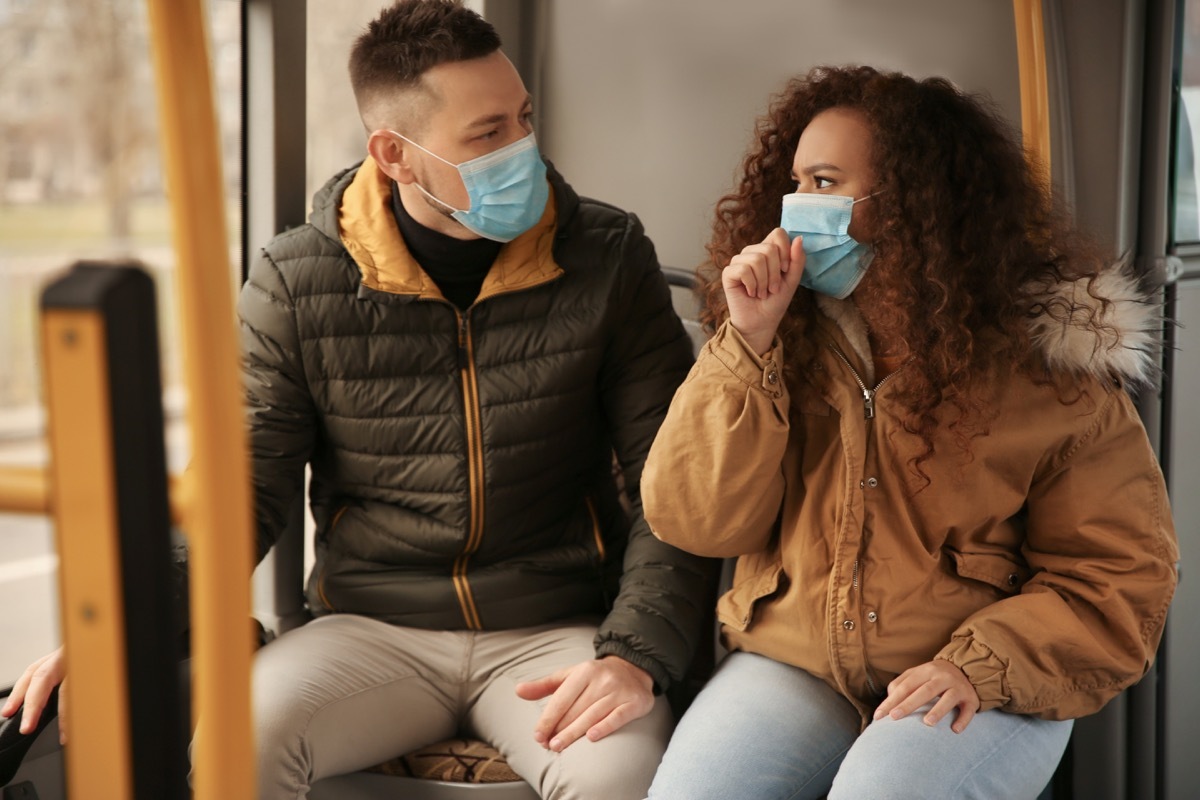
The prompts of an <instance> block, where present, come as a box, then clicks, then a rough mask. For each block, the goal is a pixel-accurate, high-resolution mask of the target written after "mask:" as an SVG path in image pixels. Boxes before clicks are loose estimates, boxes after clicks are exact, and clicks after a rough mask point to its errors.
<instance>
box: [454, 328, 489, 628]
mask: <svg viewBox="0 0 1200 800" xmlns="http://www.w3.org/2000/svg"><path fill="white" fill-rule="evenodd" d="M454 314H455V316H456V317H457V318H458V368H459V372H460V373H461V376H462V387H463V409H464V410H465V412H466V413H465V419H466V426H467V475H468V484H469V487H470V493H471V514H470V527H469V529H468V532H467V543H466V546H465V547H463V551H462V552H461V553H459V555H458V557H457V558H456V559H454V567H453V573H452V574H453V579H454V589H455V591H456V592H457V593H458V602H459V605H461V606H462V612H463V618H464V619H465V620H466V623H467V627H468V628H471V629H473V630H482V629H483V623H482V622H481V621H480V619H479V609H478V608H477V607H476V606H475V596H474V595H473V594H472V592H471V584H470V582H469V581H468V580H467V561H468V560H469V559H470V558H471V556H472V555H473V554H474V553H475V552H476V551H477V550H479V545H480V544H481V543H482V542H483V511H484V509H483V432H482V424H481V421H480V413H479V386H478V384H477V382H476V374H475V350H474V346H473V342H472V341H471V318H470V309H468V310H467V311H464V312H459V310H458V309H457V308H456V309H454Z"/></svg>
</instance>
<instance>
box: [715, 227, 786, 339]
mask: <svg viewBox="0 0 1200 800" xmlns="http://www.w3.org/2000/svg"><path fill="white" fill-rule="evenodd" d="M802 272H804V249H803V248H802V246H801V241H800V237H796V239H795V240H794V241H789V239H788V235H787V231H785V230H784V229H783V228H776V229H775V230H773V231H771V232H770V233H769V234H767V238H765V239H763V240H762V242H760V243H759V244H752V245H749V246H747V247H746V248H745V249H744V250H742V252H740V253H738V254H737V255H736V256H734V257H733V259H732V260H731V261H730V262H729V266H727V267H725V269H724V270H723V271H722V272H721V286H722V288H723V289H724V290H725V303H726V305H727V306H728V307H729V322H730V324H731V325H733V327H735V328H737V330H738V333H740V334H741V335H742V338H743V339H745V340H746V344H748V345H750V347H752V348H753V349H754V352H756V353H760V354H761V353H765V352H767V350H769V349H770V347H771V342H772V341H774V339H775V331H776V330H777V329H778V328H779V323H780V322H781V321H782V320H783V315H784V314H786V313H787V309H788V305H789V304H791V302H792V296H793V295H795V294H796V287H798V286H799V285H800V274H801V273H802Z"/></svg>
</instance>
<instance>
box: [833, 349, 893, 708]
mask: <svg viewBox="0 0 1200 800" xmlns="http://www.w3.org/2000/svg"><path fill="white" fill-rule="evenodd" d="M829 349H830V350H832V351H833V352H834V354H835V355H836V356H837V357H838V358H839V359H841V361H842V363H843V364H845V365H846V369H848V370H850V374H851V375H853V376H854V382H855V383H857V384H858V388H859V390H860V391H861V392H862V396H863V419H875V396H876V395H877V394H878V393H879V390H880V389H882V388H883V385H884V384H885V383H887V382H888V381H890V380H891V379H892V376H893V375H895V374H896V373H897V372H899V371H900V368H903V366H904V364H901V365H900V368H897V369H896V370H895V372H890V373H888V374H887V375H885V376H884V377H883V380H881V381H880V382H879V383H877V384H875V388H874V389H868V388H867V384H866V383H864V382H863V379H862V378H861V377H860V376H859V374H858V370H856V369H855V368H854V365H853V364H851V363H850V359H848V358H846V354H845V353H843V352H842V351H841V349H840V348H839V347H838V346H837V345H836V344H833V343H832V342H830V343H829ZM904 363H905V364H907V363H908V362H907V361H905V362H904ZM850 585H851V587H852V588H853V590H854V591H856V592H857V591H858V559H855V560H854V564H853V565H852V567H851V573H850ZM866 655H867V654H866V646H865V644H864V646H863V674H864V675H865V676H866V678H867V688H868V689H870V690H871V693H872V694H873V695H875V696H876V697H879V696H881V695H882V692H880V691H879V684H878V683H876V681H875V675H874V672H873V671H872V670H871V664H870V663H869V662H868V661H867V658H866Z"/></svg>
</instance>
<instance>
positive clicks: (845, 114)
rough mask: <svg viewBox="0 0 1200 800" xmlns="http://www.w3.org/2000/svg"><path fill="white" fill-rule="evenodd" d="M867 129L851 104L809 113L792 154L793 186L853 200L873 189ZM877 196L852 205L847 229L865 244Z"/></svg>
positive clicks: (873, 179) (872, 235)
mask: <svg viewBox="0 0 1200 800" xmlns="http://www.w3.org/2000/svg"><path fill="white" fill-rule="evenodd" d="M871 145H872V140H871V131H870V129H869V128H868V127H867V120H866V117H864V116H863V114H862V113H861V112H859V111H856V110H854V109H851V108H830V109H826V110H825V111H822V112H821V113H820V114H817V115H816V116H815V117H813V119H812V122H810V123H808V127H807V128H805V129H804V132H803V133H801V134H800V143H799V144H798V145H797V146H796V157H795V158H794V159H793V160H792V180H794V181H796V191H797V192H810V193H813V194H837V195H845V196H847V197H853V198H854V199H856V200H859V199H861V198H864V197H866V196H867V195H869V194H871V193H872V192H874V191H875V174H874V172H873V171H872V169H871ZM874 203H875V198H871V199H870V200H866V201H865V202H862V203H858V204H856V205H855V206H854V213H853V216H852V217H851V218H850V231H849V233H850V235H851V236H853V237H854V238H855V239H856V240H858V241H859V242H862V243H863V244H870V243H871V242H872V240H873V239H874V233H873V232H874V224H873V221H874V216H875V215H874V213H873V212H874V209H873V205H874Z"/></svg>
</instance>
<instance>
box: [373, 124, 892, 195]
mask: <svg viewBox="0 0 1200 800" xmlns="http://www.w3.org/2000/svg"><path fill="white" fill-rule="evenodd" d="M397 135H399V134H397ZM401 138H403V137H401ZM417 147H420V145H417ZM431 155H432V154H431ZM883 191H884V190H883V189H880V190H879V191H878V192H871V193H870V194H869V195H867V196H866V197H860V198H858V199H857V200H855V201H854V202H853V203H851V204H850V205H852V206H856V205H858V204H859V203H861V202H862V201H863V200H870V199H871V198H872V197H874V196H875V195H877V194H883Z"/></svg>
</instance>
